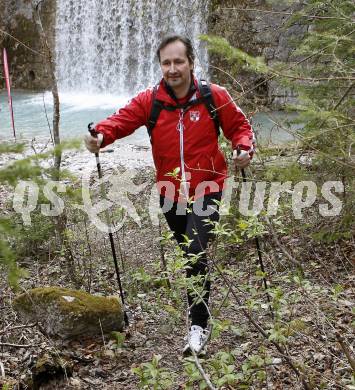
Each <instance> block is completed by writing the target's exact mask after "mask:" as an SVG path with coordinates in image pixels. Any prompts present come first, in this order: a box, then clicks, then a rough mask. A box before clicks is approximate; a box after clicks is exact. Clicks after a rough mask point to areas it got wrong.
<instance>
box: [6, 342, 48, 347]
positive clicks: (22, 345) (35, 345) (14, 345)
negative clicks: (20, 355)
mask: <svg viewBox="0 0 355 390" xmlns="http://www.w3.org/2000/svg"><path fill="white" fill-rule="evenodd" d="M40 345H41V344H12V343H0V347H13V348H32V347H39V346H40Z"/></svg>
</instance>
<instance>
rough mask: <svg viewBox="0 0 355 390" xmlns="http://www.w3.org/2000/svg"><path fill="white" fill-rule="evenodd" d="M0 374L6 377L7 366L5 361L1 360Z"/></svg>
mask: <svg viewBox="0 0 355 390" xmlns="http://www.w3.org/2000/svg"><path fill="white" fill-rule="evenodd" d="M0 375H1V378H3V379H5V368H4V364H3V362H0Z"/></svg>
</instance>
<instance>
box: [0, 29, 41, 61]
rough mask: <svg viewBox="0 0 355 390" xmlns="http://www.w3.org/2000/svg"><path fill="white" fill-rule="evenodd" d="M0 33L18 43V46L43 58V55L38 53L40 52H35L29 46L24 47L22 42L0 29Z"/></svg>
mask: <svg viewBox="0 0 355 390" xmlns="http://www.w3.org/2000/svg"><path fill="white" fill-rule="evenodd" d="M0 33H2V34H5V35H7V36H9V37H10V38H12V39H14V40H15V41H16V42H18V43H19V44H20V45H22V46H24V47H25V48H26V49H28V50H30V51H32V52H33V53H35V54H39V55H40V56H44V54H43V53H40V52H39V51H37V50H33V49H31V48H30V47H29V46H27V45H25V44H24V43H23V42H21V41H20V40H19V39H17V38H16V37H14V36H13V35H11V34H9V33H8V32H6V31H4V30H1V29H0Z"/></svg>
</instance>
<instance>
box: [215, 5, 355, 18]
mask: <svg viewBox="0 0 355 390" xmlns="http://www.w3.org/2000/svg"><path fill="white" fill-rule="evenodd" d="M222 9H225V10H233V11H247V12H261V13H265V14H277V15H286V16H293V14H294V12H285V11H283V12H282V11H269V10H266V9H256V8H234V7H233V8H222ZM296 12H297V11H296ZM297 16H301V17H302V18H310V19H335V20H350V18H339V17H337V16H318V15H307V14H300V13H299V14H298V15H297Z"/></svg>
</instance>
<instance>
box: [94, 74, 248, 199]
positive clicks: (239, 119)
mask: <svg viewBox="0 0 355 390" xmlns="http://www.w3.org/2000/svg"><path fill="white" fill-rule="evenodd" d="M194 82H195V85H196V86H197V81H196V80H194ZM211 90H212V95H213V99H214V103H215V105H216V107H219V108H218V118H219V121H220V125H221V127H222V130H223V133H224V135H225V137H226V138H227V139H228V140H230V141H231V142H232V148H233V149H236V148H237V146H238V145H239V146H240V147H241V148H242V149H244V150H252V147H253V145H252V142H253V131H252V128H251V126H250V124H249V121H248V120H247V118H246V117H245V115H244V114H243V112H242V111H241V110H240V109H239V108H238V107H237V106H236V105H235V103H234V102H233V101H231V100H232V99H231V96H230V95H229V94H228V92H227V91H226V89H225V88H222V87H220V86H218V85H216V84H211ZM199 96H200V95H199V92H198V90H197V91H196V92H195V94H194V96H192V98H198V97H199ZM156 99H159V100H162V101H164V102H166V103H167V104H169V105H175V104H176V102H175V101H174V99H173V98H172V97H171V96H170V95H169V94H168V92H167V90H166V88H165V85H164V82H163V80H162V81H161V82H160V85H159V87H158V90H157V93H156ZM152 102H153V89H152V88H149V89H147V90H145V91H143V92H141V93H139V94H138V95H137V96H136V97H134V98H133V99H132V100H131V101H130V102H129V103H128V104H127V105H126V106H125V107H123V108H121V109H119V110H118V111H117V113H115V114H114V115H112V116H110V117H109V118H107V119H105V120H103V121H101V122H99V123H98V124H96V126H95V128H96V130H97V131H98V132H100V133H102V134H103V136H104V140H103V143H102V145H101V147H105V146H106V145H109V144H111V143H112V142H114V141H115V140H116V139H119V138H123V137H126V136H128V135H130V134H132V133H133V132H134V131H135V130H136V129H138V128H139V127H141V126H147V123H148V119H149V116H150V111H151V107H152ZM179 102H180V100H179ZM181 111H182V110H180V109H177V110H175V111H168V110H162V111H161V113H160V115H159V119H158V121H157V123H156V125H155V127H154V129H153V131H152V139H151V140H152V152H153V158H154V163H155V167H156V171H157V172H156V180H157V183H158V189H159V192H160V193H161V194H162V195H164V196H166V197H168V198H170V199H174V200H175V201H177V200H178V199H179V193H180V191H179V189H180V186H181V182H185V184H184V188H185V189H188V187H189V191H188V192H189V196H190V197H191V196H194V197H196V198H198V197H201V196H203V195H204V194H208V193H210V192H218V191H221V190H222V189H223V184H224V180H225V179H226V177H227V164H226V161H225V158H224V156H223V154H222V152H221V151H220V149H219V147H218V139H217V133H216V129H215V125H214V122H213V120H212V119H211V117H210V115H209V113H208V110H207V108H206V106H205V104H204V103H200V104H197V105H194V106H192V107H190V108H189V109H188V110H187V111H186V112H185V113H184V115H183V117H181V115H182V113H181ZM179 118H180V119H181V121H180V123H181V124H182V125H183V126H180V127H179ZM176 168H178V170H176ZM174 170H175V172H176V171H177V172H178V174H177V175H173V176H171V173H172V172H173V171H174ZM206 182H209V183H206ZM185 185H187V186H188V187H186V186H185ZM180 200H181V198H180Z"/></svg>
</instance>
